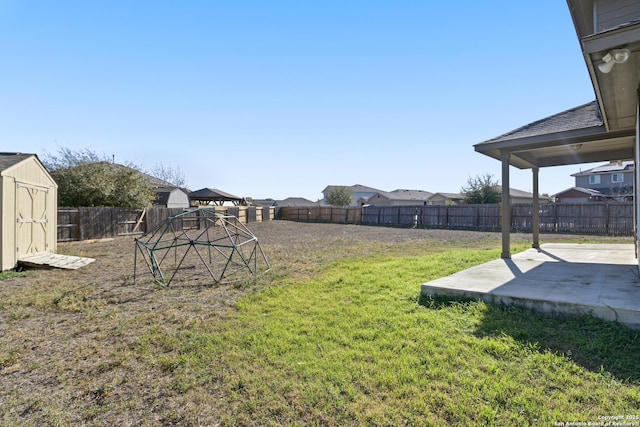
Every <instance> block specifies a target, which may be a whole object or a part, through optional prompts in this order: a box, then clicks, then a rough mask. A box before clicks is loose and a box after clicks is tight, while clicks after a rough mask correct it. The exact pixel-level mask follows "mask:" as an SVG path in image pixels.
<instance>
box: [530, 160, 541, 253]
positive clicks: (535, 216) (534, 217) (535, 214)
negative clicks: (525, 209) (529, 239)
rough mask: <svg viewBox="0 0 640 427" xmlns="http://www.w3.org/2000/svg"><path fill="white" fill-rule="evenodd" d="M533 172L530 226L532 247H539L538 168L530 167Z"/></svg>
mask: <svg viewBox="0 0 640 427" xmlns="http://www.w3.org/2000/svg"><path fill="white" fill-rule="evenodd" d="M531 172H533V206H532V207H531V208H532V212H531V228H532V229H533V230H532V231H533V233H532V234H533V244H532V245H531V247H532V248H536V249H540V196H539V194H538V192H539V189H538V175H539V173H538V172H539V169H538V168H533V169H531Z"/></svg>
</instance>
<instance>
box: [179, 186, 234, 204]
mask: <svg viewBox="0 0 640 427" xmlns="http://www.w3.org/2000/svg"><path fill="white" fill-rule="evenodd" d="M189 199H193V200H223V201H234V200H242V198H241V197H238V196H234V195H233V194H229V193H225V192H224V191H222V190H218V189H217V188H201V189H200V190H196V191H192V192H191V193H189Z"/></svg>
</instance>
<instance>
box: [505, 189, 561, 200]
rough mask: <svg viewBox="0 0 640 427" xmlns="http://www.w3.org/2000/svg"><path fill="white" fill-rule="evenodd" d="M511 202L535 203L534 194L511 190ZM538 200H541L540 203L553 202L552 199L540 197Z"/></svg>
mask: <svg viewBox="0 0 640 427" xmlns="http://www.w3.org/2000/svg"><path fill="white" fill-rule="evenodd" d="M509 200H510V201H511V203H533V193H529V192H528V191H522V190H517V189H515V188H510V189H509ZM538 200H540V203H548V202H550V201H551V197H548V196H541V195H540V196H538Z"/></svg>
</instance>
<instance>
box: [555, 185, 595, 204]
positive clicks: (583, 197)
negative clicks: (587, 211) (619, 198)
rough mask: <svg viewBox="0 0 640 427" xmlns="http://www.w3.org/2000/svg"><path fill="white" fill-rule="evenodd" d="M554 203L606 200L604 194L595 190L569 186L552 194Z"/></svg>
mask: <svg viewBox="0 0 640 427" xmlns="http://www.w3.org/2000/svg"><path fill="white" fill-rule="evenodd" d="M553 199H554V200H555V202H556V203H588V202H601V201H603V200H607V198H606V196H605V195H604V194H602V193H600V192H599V191H597V190H590V189H588V188H581V187H571V188H569V189H567V190H564V191H561V192H560V193H556V194H554V195H553Z"/></svg>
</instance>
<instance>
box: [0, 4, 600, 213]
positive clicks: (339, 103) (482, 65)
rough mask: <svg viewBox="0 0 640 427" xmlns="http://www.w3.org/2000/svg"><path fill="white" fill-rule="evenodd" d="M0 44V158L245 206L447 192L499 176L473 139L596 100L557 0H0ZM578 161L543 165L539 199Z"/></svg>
mask: <svg viewBox="0 0 640 427" xmlns="http://www.w3.org/2000/svg"><path fill="white" fill-rule="evenodd" d="M0 48H1V50H2V59H1V61H2V66H0V81H1V82H2V84H0V91H1V92H0V109H1V110H2V111H3V114H2V119H0V141H2V142H1V147H0V150H1V151H20V152H33V153H37V154H39V155H43V154H44V153H46V152H49V153H54V154H55V153H57V152H58V150H59V148H60V147H66V148H69V149H72V150H81V149H85V148H86V149H90V150H92V151H95V152H97V153H99V154H104V155H107V156H109V157H111V156H112V155H113V156H115V160H116V162H120V163H125V162H132V163H134V164H137V165H139V166H140V167H142V168H145V169H147V170H151V169H153V168H154V167H155V166H156V165H158V164H160V163H162V164H163V165H165V166H167V167H171V168H174V169H180V170H181V171H182V172H183V173H184V175H185V177H186V181H187V184H188V185H189V187H190V188H191V189H192V190H197V189H200V188H203V187H212V188H218V189H221V190H224V191H227V192H229V193H233V194H236V195H238V196H243V197H254V198H266V197H272V198H275V199H282V198H285V197H289V196H297V197H306V198H308V199H310V200H314V201H315V200H317V199H319V198H321V197H322V194H321V191H322V190H323V189H324V188H325V187H326V186H327V185H353V184H362V185H367V186H371V187H375V188H379V189H382V190H387V191H390V190H394V189H397V188H404V189H421V190H427V191H431V192H458V191H459V190H460V188H461V187H462V186H463V185H465V183H466V182H467V179H468V178H469V177H475V176H477V175H483V174H487V173H488V174H492V175H494V178H496V179H498V180H499V179H500V162H498V161H496V160H493V159H490V158H488V157H486V156H484V155H481V154H478V153H476V152H475V151H474V150H473V145H474V144H477V143H479V142H482V141H484V140H487V139H489V138H492V137H495V136H498V135H500V134H503V133H505V132H507V131H510V130H512V129H515V128H518V127H520V126H522V125H525V124H527V123H530V122H532V121H535V120H539V119H541V118H544V117H547V116H549V115H552V114H555V113H558V112H561V111H564V110H566V109H569V108H572V107H575V106H578V105H581V104H584V103H586V102H589V101H592V100H593V99H595V95H594V93H593V89H592V86H591V84H590V80H589V76H588V73H587V70H586V66H585V63H584V60H583V59H582V56H581V53H580V47H579V43H578V40H577V37H576V33H575V30H574V27H573V24H572V21H571V17H570V15H569V12H568V9H567V5H566V3H565V2H564V1H558V0H554V1H551V0H541V1H536V2H516V1H506V0H505V1H492V0H487V1H482V2H478V1H471V0H468V1H462V2H435V1H426V0H424V1H413V0H407V1H403V0H398V1H377V0H367V1H363V0H350V1H344V0H341V1H338V0H322V1H320V0H317V1H299V0H298V1H293V0H290V1H284V0H270V1H252V0H247V1H242V0H234V1H231V0H228V1H215V0H210V1H190V0H184V1H180V2H177V1H160V0H156V1H135V2H131V1H119V0H112V1H89V2H88V1H66V0H59V1H29V0H8V1H7V0H0ZM591 166H592V165H575V166H566V167H558V168H546V169H542V170H541V172H540V191H541V192H544V193H549V194H553V193H556V192H559V191H562V190H564V189H566V188H569V187H571V186H572V185H573V178H571V177H570V174H571V173H574V172H577V171H579V170H580V168H582V169H585V168H588V167H591ZM511 180H512V182H511V186H512V187H515V188H519V189H522V190H531V171H529V170H526V171H519V170H517V169H514V168H512V178H511Z"/></svg>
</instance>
